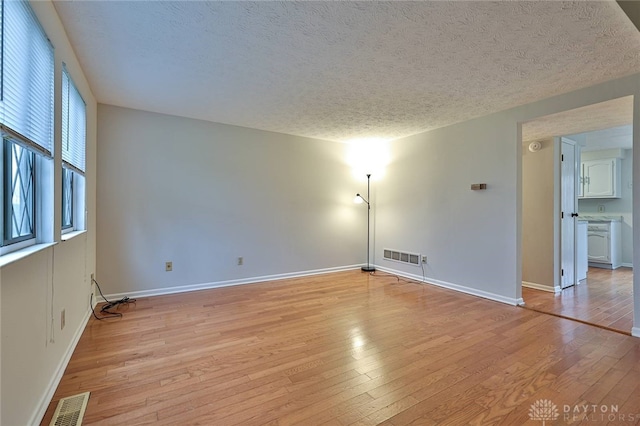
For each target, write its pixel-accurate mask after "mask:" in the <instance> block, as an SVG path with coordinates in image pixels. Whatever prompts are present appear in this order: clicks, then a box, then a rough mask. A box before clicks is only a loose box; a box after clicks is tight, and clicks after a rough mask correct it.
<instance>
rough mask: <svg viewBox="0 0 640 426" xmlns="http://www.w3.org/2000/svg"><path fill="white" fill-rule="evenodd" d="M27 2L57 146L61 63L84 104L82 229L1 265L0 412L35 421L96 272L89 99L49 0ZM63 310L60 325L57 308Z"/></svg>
mask: <svg viewBox="0 0 640 426" xmlns="http://www.w3.org/2000/svg"><path fill="white" fill-rule="evenodd" d="M32 7H33V9H34V11H35V13H36V15H37V16H38V18H39V20H40V23H41V24H42V26H43V28H44V30H45V32H46V33H47V35H48V36H49V39H50V40H51V43H52V44H53V46H54V49H55V67H56V69H55V77H56V86H55V87H56V90H55V93H56V98H55V108H56V110H55V145H54V152H60V149H59V148H60V102H61V100H60V96H59V93H60V85H61V83H60V82H61V70H62V63H63V62H65V63H66V65H67V69H68V70H69V72H70V74H71V76H72V77H73V79H74V82H75V84H76V86H77V87H78V89H79V91H80V93H81V94H82V96H83V98H84V100H85V102H86V103H87V174H86V184H87V187H86V208H87V219H88V226H87V228H88V231H87V232H86V233H84V234H81V235H78V236H76V237H74V238H72V239H71V240H69V241H64V242H62V241H60V229H59V227H57V229H56V230H54V231H53V235H50V236H48V237H47V240H48V241H53V242H54V243H56V244H55V245H53V246H49V247H48V248H46V249H43V250H41V251H38V252H36V253H34V254H31V255H29V256H27V257H24V258H22V259H20V260H18V261H16V262H13V263H10V264H8V265H5V266H3V267H2V268H1V269H0V282H1V284H0V302H1V304H2V305H1V308H2V309H1V315H0V326H1V331H2V337H1V339H0V350H1V352H0V360H1V368H0V371H1V378H2V385H1V393H2V398H1V404H2V406H1V415H0V423H1V424H3V425H7V426H13V425H27V424H33V423H39V422H40V419H41V416H42V415H44V411H45V410H46V408H47V406H48V403H49V401H50V398H51V396H52V394H53V392H54V391H55V388H56V386H57V382H58V380H59V377H60V376H61V375H62V373H63V369H64V367H65V365H66V360H67V358H68V357H69V356H70V354H71V351H72V350H73V348H74V346H75V343H76V341H77V339H78V338H79V335H80V333H81V332H82V330H83V328H84V325H85V322H86V320H87V318H88V315H89V313H90V311H89V297H90V293H91V286H90V280H89V275H90V273H91V272H93V271H94V270H95V239H96V233H95V185H96V176H95V169H96V102H95V99H94V97H93V95H92V93H91V90H90V88H89V86H88V84H87V81H86V79H85V77H84V74H83V72H82V69H81V68H80V66H79V64H78V61H77V59H76V57H75V54H74V52H73V49H72V48H71V46H70V44H69V42H68V40H67V37H66V34H65V31H64V28H63V27H62V24H61V23H60V21H59V19H58V15H57V14H56V11H55V9H54V7H53V5H52V4H51V3H50V2H49V1H35V2H33V3H32ZM60 161H61V160H60V157H59V155H57V156H56V158H55V161H54V165H55V167H54V168H55V171H54V172H55V174H56V176H55V186H54V193H53V197H54V211H55V214H54V220H53V221H52V222H54V223H60V216H59V211H60V206H61V189H60V182H61V178H60V174H61V172H60V165H61V162H60ZM63 309H64V310H65V311H66V326H65V328H64V329H63V330H61V324H60V313H61V311H62V310H63Z"/></svg>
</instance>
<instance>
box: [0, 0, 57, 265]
mask: <svg viewBox="0 0 640 426" xmlns="http://www.w3.org/2000/svg"><path fill="white" fill-rule="evenodd" d="M1 25H2V28H1V31H0V34H1V37H2V39H1V49H2V52H1V53H2V56H1V57H2V67H1V74H0V76H1V84H0V130H1V133H2V140H3V148H2V150H1V152H2V161H1V164H2V168H3V170H2V173H1V175H2V180H3V183H2V201H3V208H2V209H1V211H2V222H3V226H2V227H1V229H2V233H3V235H2V239H1V241H2V249H1V250H0V253H6V252H9V251H11V250H14V249H17V248H20V247H22V246H23V245H25V243H30V244H33V243H35V242H36V238H39V236H38V229H37V228H38V223H39V217H40V216H41V215H42V214H43V213H42V209H43V204H45V203H41V202H39V200H40V197H41V196H42V197H44V194H45V192H46V191H47V189H49V191H50V189H51V188H52V187H53V179H51V173H41V172H40V169H46V168H47V167H48V165H47V164H45V163H51V161H45V160H50V159H51V157H52V151H53V149H52V147H53V78H54V77H53V76H54V59H53V58H54V56H53V47H52V46H51V43H49V40H48V38H47V36H46V34H45V32H44V30H43V29H42V27H41V26H40V24H39V22H38V19H37V18H36V16H35V14H34V13H33V11H32V10H31V7H30V6H29V3H28V2H27V1H24V0H20V1H16V0H12V1H6V0H3V1H2V21H1ZM47 170H49V169H47ZM44 176H47V179H46V181H43V180H40V179H41V178H42V177H44ZM44 198H46V197H44Z"/></svg>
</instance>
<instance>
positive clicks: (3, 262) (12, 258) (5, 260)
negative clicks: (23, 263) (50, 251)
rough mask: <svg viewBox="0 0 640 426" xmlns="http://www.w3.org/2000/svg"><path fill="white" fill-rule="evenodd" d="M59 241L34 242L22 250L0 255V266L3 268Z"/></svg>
mask: <svg viewBox="0 0 640 426" xmlns="http://www.w3.org/2000/svg"><path fill="white" fill-rule="evenodd" d="M56 244H57V243H42V244H34V245H32V246H29V247H25V248H23V249H20V250H16V251H13V252H11V253H7V254H5V255H2V256H0V268H3V267H5V266H7V265H9V264H10V263H13V262H17V261H18V260H21V259H24V258H25V257H29V256H31V255H32V254H34V253H37V252H39V251H42V250H44V249H46V248H49V247H51V246H54V245H56Z"/></svg>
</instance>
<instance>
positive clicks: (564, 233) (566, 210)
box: [560, 138, 578, 288]
mask: <svg viewBox="0 0 640 426" xmlns="http://www.w3.org/2000/svg"><path fill="white" fill-rule="evenodd" d="M560 152H561V156H562V157H561V160H562V161H561V166H560V167H561V178H560V179H561V181H560V200H561V201H560V208H561V213H560V268H561V272H560V286H561V287H562V288H566V287H569V286H572V285H575V284H577V282H576V266H577V265H576V217H577V216H578V213H577V210H578V209H577V208H576V207H577V206H576V205H577V194H578V193H577V191H576V189H577V188H576V182H577V176H576V170H577V161H576V145H575V143H572V141H567V140H565V139H564V138H563V139H562V144H561V150H560Z"/></svg>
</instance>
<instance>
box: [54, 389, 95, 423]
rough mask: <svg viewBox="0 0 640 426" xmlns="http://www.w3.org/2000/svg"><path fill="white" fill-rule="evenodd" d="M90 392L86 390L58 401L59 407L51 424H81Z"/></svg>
mask: <svg viewBox="0 0 640 426" xmlns="http://www.w3.org/2000/svg"><path fill="white" fill-rule="evenodd" d="M90 394H91V392H85V393H81V394H78V395H74V396H69V397H67V398H62V399H61V400H60V401H58V407H56V412H55V413H54V414H53V419H51V423H49V426H80V425H81V424H82V418H83V417H84V412H85V410H86V409H87V402H89V395H90Z"/></svg>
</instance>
